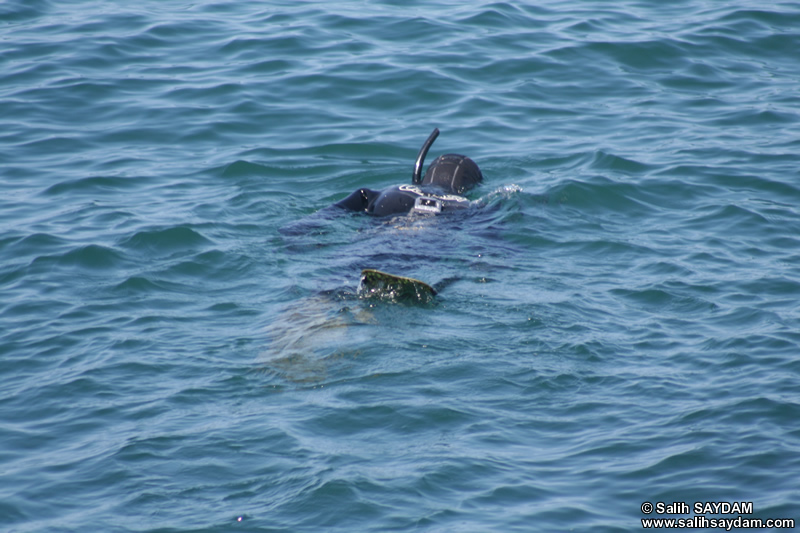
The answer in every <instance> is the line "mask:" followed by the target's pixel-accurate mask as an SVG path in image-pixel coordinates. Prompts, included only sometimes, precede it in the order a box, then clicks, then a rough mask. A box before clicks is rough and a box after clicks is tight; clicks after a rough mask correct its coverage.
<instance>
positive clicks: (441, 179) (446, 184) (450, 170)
mask: <svg viewBox="0 0 800 533" xmlns="http://www.w3.org/2000/svg"><path fill="white" fill-rule="evenodd" d="M481 181H483V174H481V169H480V168H478V165H477V163H475V161H473V160H472V159H470V158H469V157H467V156H464V155H459V154H445V155H440V156H439V157H437V158H436V159H435V160H434V161H433V163H431V165H430V166H429V167H428V171H427V172H425V177H424V178H422V185H431V186H436V187H439V188H441V189H443V190H445V191H448V192H450V193H452V194H463V193H465V192H466V191H468V190H470V189H472V188H473V187H475V186H476V185H478V184H479V183H480V182H481Z"/></svg>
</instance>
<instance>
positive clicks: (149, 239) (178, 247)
mask: <svg viewBox="0 0 800 533" xmlns="http://www.w3.org/2000/svg"><path fill="white" fill-rule="evenodd" d="M211 243H212V241H211V240H209V239H208V238H206V237H204V236H203V235H202V234H200V233H199V232H197V231H195V230H194V229H192V228H189V227H186V226H174V227H169V228H159V229H152V230H145V231H139V232H137V233H136V234H135V235H133V236H132V237H130V238H128V239H126V240H125V241H123V242H122V243H121V246H123V247H125V248H128V249H130V250H133V251H136V252H143V253H146V254H155V255H164V254H170V253H175V252H181V251H187V250H195V249H198V248H204V247H206V246H208V245H209V244H211Z"/></svg>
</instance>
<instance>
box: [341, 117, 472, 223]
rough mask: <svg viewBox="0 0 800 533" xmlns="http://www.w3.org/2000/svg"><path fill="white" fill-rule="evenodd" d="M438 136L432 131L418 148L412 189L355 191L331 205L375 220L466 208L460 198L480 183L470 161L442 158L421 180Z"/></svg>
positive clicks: (436, 130)
mask: <svg viewBox="0 0 800 533" xmlns="http://www.w3.org/2000/svg"><path fill="white" fill-rule="evenodd" d="M438 136H439V129H438V128H434V129H433V132H432V133H431V134H430V136H429V137H428V139H427V140H426V141H425V143H424V144H423V145H422V148H420V151H419V155H417V161H416V163H415V164H414V173H413V175H412V178H411V185H399V186H395V187H390V188H388V189H384V190H382V191H373V190H372V189H358V190H357V191H354V192H353V193H352V194H351V195H350V196H348V197H347V198H345V199H343V200H340V201H339V202H336V203H335V204H333V207H339V208H342V209H346V210H348V211H363V212H366V213H369V214H370V215H374V216H379V217H382V216H387V215H400V214H405V213H411V212H414V213H423V214H439V213H443V212H448V211H454V210H457V209H464V208H466V207H469V204H470V202H469V200H468V199H467V198H465V197H464V196H463V194H464V193H465V192H467V191H468V190H470V189H472V188H473V187H475V186H476V185H478V184H479V183H480V182H481V181H483V175H482V174H481V170H480V169H479V168H478V165H477V164H476V163H475V161H473V160H472V159H470V158H469V157H466V156H463V155H459V154H445V155H442V156H439V157H437V158H436V159H435V160H434V162H433V163H431V165H430V166H429V167H428V170H427V172H425V177H422V164H423V162H424V161H425V156H426V155H427V154H428V150H429V149H430V147H431V145H432V144H433V141H435V140H436V137H438Z"/></svg>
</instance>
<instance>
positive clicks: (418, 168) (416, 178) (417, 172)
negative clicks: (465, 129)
mask: <svg viewBox="0 0 800 533" xmlns="http://www.w3.org/2000/svg"><path fill="white" fill-rule="evenodd" d="M438 136H439V128H433V131H432V132H431V134H430V135H429V136H428V138H427V139H426V140H425V142H424V143H422V148H420V149H419V154H418V155H417V162H416V163H414V174H412V175H411V183H412V184H413V185H419V184H420V183H422V163H424V162H425V156H426V155H428V150H430V149H431V145H432V144H433V141H435V140H436V137H438Z"/></svg>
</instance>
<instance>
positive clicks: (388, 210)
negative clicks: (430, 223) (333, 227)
mask: <svg viewBox="0 0 800 533" xmlns="http://www.w3.org/2000/svg"><path fill="white" fill-rule="evenodd" d="M334 205H335V206H336V207H341V208H342V209H347V210H348V211H363V212H366V213H369V214H370V215H375V216H379V217H382V216H387V215H400V214H405V213H409V212H412V211H413V212H416V213H429V214H439V213H442V212H447V211H453V210H456V209H464V208H466V207H469V200H468V199H466V198H464V197H463V196H459V195H456V194H448V193H447V192H445V191H444V190H442V189H440V188H439V187H419V186H417V185H399V186H396V187H389V188H388V189H384V190H382V191H373V190H372V189H358V190H357V191H354V192H353V193H352V194H351V195H350V196H348V197H347V198H345V199H344V200H341V201H339V202H336V203H335V204H334Z"/></svg>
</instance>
